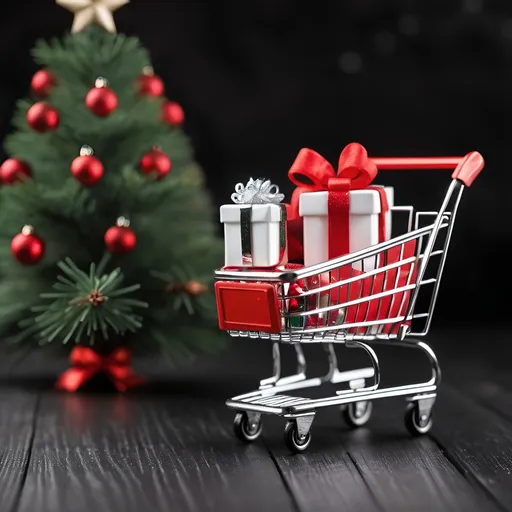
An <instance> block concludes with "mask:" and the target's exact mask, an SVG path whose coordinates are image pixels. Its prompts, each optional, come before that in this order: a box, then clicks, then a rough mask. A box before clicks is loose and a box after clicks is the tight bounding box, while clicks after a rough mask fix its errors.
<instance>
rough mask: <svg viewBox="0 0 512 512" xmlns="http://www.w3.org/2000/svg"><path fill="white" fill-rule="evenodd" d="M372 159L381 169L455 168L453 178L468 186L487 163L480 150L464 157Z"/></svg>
mask: <svg viewBox="0 0 512 512" xmlns="http://www.w3.org/2000/svg"><path fill="white" fill-rule="evenodd" d="M371 161H372V162H373V163H374V164H375V165H376V166H377V168H378V169H379V170H390V169H393V170H397V171H401V170H414V169H455V170H454V171H453V173H452V179H454V180H459V181H462V183H464V185H466V186H467V187H470V186H471V184H472V183H473V181H474V180H475V179H476V177H477V176H478V175H479V174H480V172H481V170H482V169H483V168H484V165H485V161H484V159H483V157H482V155H481V154H480V153H478V151H473V152H472V153H468V154H467V155H466V156H462V157H460V156H448V157H410V158H399V157H397V158H395V157H382V158H371Z"/></svg>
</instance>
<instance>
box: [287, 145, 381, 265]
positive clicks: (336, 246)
mask: <svg viewBox="0 0 512 512" xmlns="http://www.w3.org/2000/svg"><path fill="white" fill-rule="evenodd" d="M377 172H378V170H377V166H376V165H375V164H374V163H373V162H372V161H371V160H369V159H368V153H367V152H366V149H365V148H364V147H363V146H362V145H361V144H358V143H357V142H353V143H351V144H348V145H347V146H346V147H345V148H344V149H343V151H342V152H341V154H340V157H339V161H338V171H337V172H336V171H335V170H334V168H333V166H332V165H331V164H330V163H329V162H328V161H327V160H326V159H325V158H324V157H323V156H322V155H320V154H318V153H317V152H316V151H313V150H312V149H308V148H303V149H301V150H300V151H299V154H298V155H297V158H296V159H295V162H294V163H293V164H292V166H291V168H290V170H289V171H288V177H289V178H290V181H292V183H294V184H295V185H297V188H296V189H295V191H294V193H293V196H292V200H291V207H292V208H291V209H292V219H294V218H297V217H298V216H299V197H300V195H301V194H302V193H303V192H317V191H324V190H325V191H328V192H329V195H328V218H329V259H332V258H337V257H338V256H342V255H344V254H348V253H349V252H350V246H349V243H350V232H349V229H350V227H349V226H350V223H349V220H350V218H349V214H350V191H351V190H358V189H364V188H371V189H374V190H377V191H378V192H379V195H380V198H381V205H382V213H381V216H380V221H379V237H380V240H381V241H382V240H384V239H385V230H386V224H385V215H384V212H385V211H387V210H388V208H389V207H388V204H387V198H386V194H385V191H384V189H383V188H381V187H369V185H370V184H371V183H372V181H373V180H374V178H375V176H377Z"/></svg>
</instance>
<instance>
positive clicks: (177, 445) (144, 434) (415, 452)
mask: <svg viewBox="0 0 512 512" xmlns="http://www.w3.org/2000/svg"><path fill="white" fill-rule="evenodd" d="M508 332H509V331H508V330H507V329H506V328H497V327H496V328H495V330H492V331H491V332H489V331H485V330H482V331H481V332H476V333H461V332H460V331H458V330H453V331H446V330H443V331H441V330H438V331H437V333H436V332H434V333H433V335H432V336H431V337H430V341H431V344H432V345H433V347H434V348H435V349H436V351H437V352H438V354H439V355H440V359H441V363H442V367H443V370H444V382H443V384H442V388H441V391H440V394H439V397H438V400H437V403H436V408H435V425H434V427H433V429H432V432H431V434H429V435H428V436H425V437H422V438H416V439H413V438H411V437H410V436H409V435H408V434H407V432H406V430H405V428H404V425H403V412H404V401H403V399H396V400H389V401H381V402H377V403H376V404H375V408H374V416H373V417H372V420H371V421H370V423H369V424H368V426H366V427H363V428H361V429H359V430H350V429H348V427H346V426H345V425H343V423H342V421H341V418H340V414H339V411H336V410H334V409H329V410H323V411H321V412H319V413H318V414H317V418H316V420H315V423H314V424H313V429H312V434H313V440H312V443H311V446H310V448H309V450H308V452H306V453H305V454H302V455H290V454H289V453H288V451H287V450H286V448H285V446H284V444H283V441H282V429H283V427H284V421H283V420H282V419H279V418H270V417H267V418H265V431H264V435H263V437H262V438H260V440H258V441H257V442H255V443H254V444H252V445H243V444H241V443H240V442H238V441H237V440H236V439H235V438H234V436H233V435H232V430H231V423H232V417H233V414H232V412H230V411H228V410H227V409H226V408H225V407H224V405H223V402H224V400H225V399H226V398H228V397H229V396H233V395H236V394H238V393H240V392H244V391H249V390H251V389H252V388H254V387H255V386H256V385H257V382H258V380H259V378H262V377H266V376H268V374H269V370H270V365H269V361H267V357H268V356H269V348H270V347H269V346H268V345H267V344H266V342H260V341H257V340H256V341H255V340H245V341H244V340H242V341H236V340H235V343H234V345H233V347H232V349H231V350H230V351H229V352H228V353H225V354H222V355H220V356H215V357H213V358H209V359H201V360H200V361H198V363H197V364H196V365H194V367H193V368H189V369H180V370H173V371H171V372H170V373H168V374H167V375H166V376H165V378H163V373H162V371H163V370H162V369H158V368H155V367H154V365H153V364H149V363H148V364H147V365H146V366H147V367H146V368H141V371H146V372H147V373H150V374H152V375H153V376H154V384H152V385H151V386H150V387H149V388H148V389H147V390H146V391H144V392H138V393H130V394H126V395H120V394H116V393H98V392H88V393H76V394H64V393H58V392H55V391H53V390H52V389H51V382H52V377H53V375H54V374H55V373H56V372H58V371H59V370H60V369H61V368H63V367H64V366H65V363H63V362H53V361H48V359H45V358H41V357H40V356H39V355H35V356H31V358H30V359H29V360H27V361H25V362H24V363H23V364H22V365H16V366H14V367H13V361H12V360H11V359H9V358H7V357H4V358H3V359H2V360H0V369H1V374H2V375H3V381H2V384H1V386H0V419H1V421H0V503H1V505H0V509H1V510H2V511H5V512H10V511H20V512H38V511H47V512H60V511H66V512H75V511H76V512H103V511H105V512H107V511H108V512H117V511H119V512H130V511H151V512H159V511H165V512H168V511H170V510H172V511H173V512H179V511H200V512H206V511H244V512H245V511H247V512H249V511H274V510H275V511H280V512H288V511H293V512H296V511H301V512H309V511H311V512H324V511H325V512H329V511H336V512H343V511H354V512H356V511H357V512H374V511H375V512H377V511H393V512H397V511H407V512H416V511H437V512H441V511H465V512H472V511H475V512H487V511H502V510H512V371H511V365H510V356H511V355H512V347H511V345H510V335H509V334H508ZM319 350H320V347H314V348H312V349H311V350H309V351H308V355H309V354H311V355H312V357H313V360H314V363H313V367H315V366H316V365H318V364H320V363H321V362H323V358H322V356H323V354H322V353H321V352H319ZM340 350H341V352H340V354H342V358H343V359H345V358H347V359H350V361H346V365H347V366H348V365H349V364H350V362H352V364H357V363H359V362H361V361H363V360H362V359H359V354H356V353H355V352H356V351H349V350H347V349H345V351H344V352H343V348H341V349H340ZM315 352H316V353H315ZM387 352H389V353H387ZM406 352H407V350H404V349H394V348H393V349H389V350H388V351H386V350H381V353H382V364H383V379H384V382H383V384H384V385H385V384H387V383H388V382H387V379H386V377H389V382H394V381H395V380H397V379H402V380H405V381H406V382H407V381H408V379H409V380H410V379H412V378H416V379H421V378H423V377H427V376H428V371H427V370H428V369H427V368H426V367H425V366H424V364H423V365H422V360H420V359H417V360H416V358H415V357H413V355H410V354H407V353H406ZM397 382H398V381H397Z"/></svg>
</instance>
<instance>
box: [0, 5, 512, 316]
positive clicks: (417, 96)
mask: <svg viewBox="0 0 512 512" xmlns="http://www.w3.org/2000/svg"><path fill="white" fill-rule="evenodd" d="M115 20H116V24H117V29H118V32H123V33H127V34H130V35H137V36H139V37H140V39H141V40H142V43H143V44H144V45H145V46H146V47H148V48H149V50H150V52H151V54H152V57H153V63H154V67H155V71H156V72H157V74H159V75H160V76H161V77H162V78H163V79H164V81H165V83H166V87H167V94H168V96H169V97H171V98H173V99H175V100H177V101H179V102H180V103H181V104H182V105H183V107H184V110H185V112H186V125H185V129H186V131H187V132H188V133H189V135H190V136H191V137H192V139H193V142H194V144H195V147H196V152H197V158H198V160H199V162H200V163H201V164H202V166H203V167H204V169H205V172H206V173H207V180H208V186H209V187H210V188H211V190H212V191H213V193H214V197H215V202H216V204H217V205H220V204H222V203H226V202H229V196H230V194H231V192H232V190H233V188H234V185H235V184H236V183H237V182H239V181H246V180H247V179H248V178H249V177H251V176H253V177H259V176H264V177H268V178H270V179H272V181H273V182H275V183H277V184H278V185H280V187H281V188H282V190H283V191H285V192H286V193H287V195H288V197H289V193H290V192H291V185H289V184H288V183H287V175H286V173H287V170H288V168H289V166H290V165H291V163H292V162H293V160H294V158H295V156H296V154H297V151H298V150H299V149H300V148H301V147H304V146H308V147H311V148H313V149H315V150H317V151H318V152H320V153H322V154H323V155H324V156H326V157H327V158H328V159H329V160H330V161H331V162H333V163H335V162H336V161H337V157H338V154H339V151H340V150H341V149H342V148H343V147H344V145H345V144H347V143H349V142H352V141H358V142H361V143H362V144H363V145H365V146H366V147H367V149H368V151H369V154H370V155H373V156H387V155H390V156H392V155H404V156H405V155H417V156H427V155H432V156H438V155H462V154H465V153H467V152H469V151H472V150H478V151H480V152H481V153H482V154H483V155H484V157H485V159H486V161H487V167H486V169H485V171H484V173H483V174H482V176H481V177H480V178H479V179H478V181H477V182H476V183H475V186H474V187H473V188H472V189H470V190H468V191H467V192H466V195H465V197H464V198H463V202H462V205H461V209H460V215H459V218H458V226H456V230H455V235H454V239H453V245H452V250H451V253H450V258H449V259H448V264H447V267H446V273H445V280H444V285H443V286H442V289H441V294H440V301H439V303H438V304H439V307H438V310H437V313H438V318H437V322H447V321H448V322H450V323H453V322H457V323H468V324H469V325H472V323H473V322H492V323H493V324H496V323H498V322H500V321H502V320H506V319H507V314H508V305H509V303H510V301H509V300H508V299H506V298H505V292H506V290H507V288H508V286H509V285H510V284H511V282H512V280H511V279H510V276H509V274H510V273H509V272H507V267H508V265H509V264H510V246H511V240H512V238H511V234H512V227H511V222H510V221H511V215H510V210H509V207H510V204H509V203H510V200H509V192H508V187H509V186H510V185H511V184H512V183H511V182H512V180H511V178H510V175H509V173H510V169H509V161H508V147H509V140H512V137H511V130H510V126H509V119H510V112H511V110H512V100H511V92H510V91H511V85H512V78H511V77H512V72H511V71H512V2H509V1H499V0H485V1H484V0H429V1H425V0H386V1H382V0H343V1H341V0H330V1H315V2H299V1H298V0H259V1H253V2H240V1H239V0H238V1H235V0H233V1H224V2H221V1H216V2H213V1H210V2H207V1H194V0H183V1H165V0H160V1H156V0H134V1H132V2H131V3H130V4H128V5H127V6H124V7H122V8H121V9H120V10H119V11H117V12H116V13H115ZM71 23H72V14H71V13H69V12H68V11H66V10H65V9H63V8H61V7H59V6H57V5H55V3H54V1H53V0H32V1H29V0H18V1H17V2H9V3H7V4H6V5H5V6H4V8H3V11H2V17H1V20H0V69H1V70H2V79H1V80H0V137H3V136H4V135H5V134H6V133H7V132H8V131H9V130H10V119H11V115H12V112H13V108H14V104H15V101H16V99H17V98H19V97H22V96H25V95H26V94H27V92H28V87H29V83H30V79H31V76H32V74H33V73H34V72H35V71H36V67H35V64H34V63H33V62H32V59H31V56H30V49H31V48H32V46H33V44H34V42H35V40H36V39H37V38H39V37H43V38H48V37H51V36H60V35H62V34H63V33H64V32H65V31H66V30H68V29H69V28H70V27H71ZM171 157H172V155H171ZM448 178H449V173H447V172H443V171H439V172H431V173H428V172H418V173H414V174H413V173H404V172H402V173H399V172H389V171H388V172H382V173H381V174H380V176H379V177H378V181H379V183H383V184H391V185H394V186H395V187H396V198H397V199H396V201H397V203H398V204H414V205H415V206H418V207H420V208H424V209H432V208H436V207H437V206H438V205H439V204H440V201H441V199H442V197H443V194H444V192H445V190H446V187H447V185H448V182H449V180H448ZM500 294H501V295H503V298H502V297H501V295H500Z"/></svg>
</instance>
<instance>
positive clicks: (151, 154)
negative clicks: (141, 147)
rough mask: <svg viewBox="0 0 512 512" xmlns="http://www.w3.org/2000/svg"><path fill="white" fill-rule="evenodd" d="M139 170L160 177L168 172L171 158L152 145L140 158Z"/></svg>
mask: <svg viewBox="0 0 512 512" xmlns="http://www.w3.org/2000/svg"><path fill="white" fill-rule="evenodd" d="M140 170H141V171H142V172H143V173H144V174H153V173H155V174H156V175H157V177H158V179H161V178H163V177H164V176H166V175H167V174H169V171H170V170H171V159H170V158H169V157H168V156H167V155H166V154H165V153H164V152H163V151H162V150H161V149H159V148H157V147H154V148H153V149H152V150H151V151H148V152H147V153H146V154H145V155H144V156H143V157H142V158H141V160H140Z"/></svg>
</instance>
